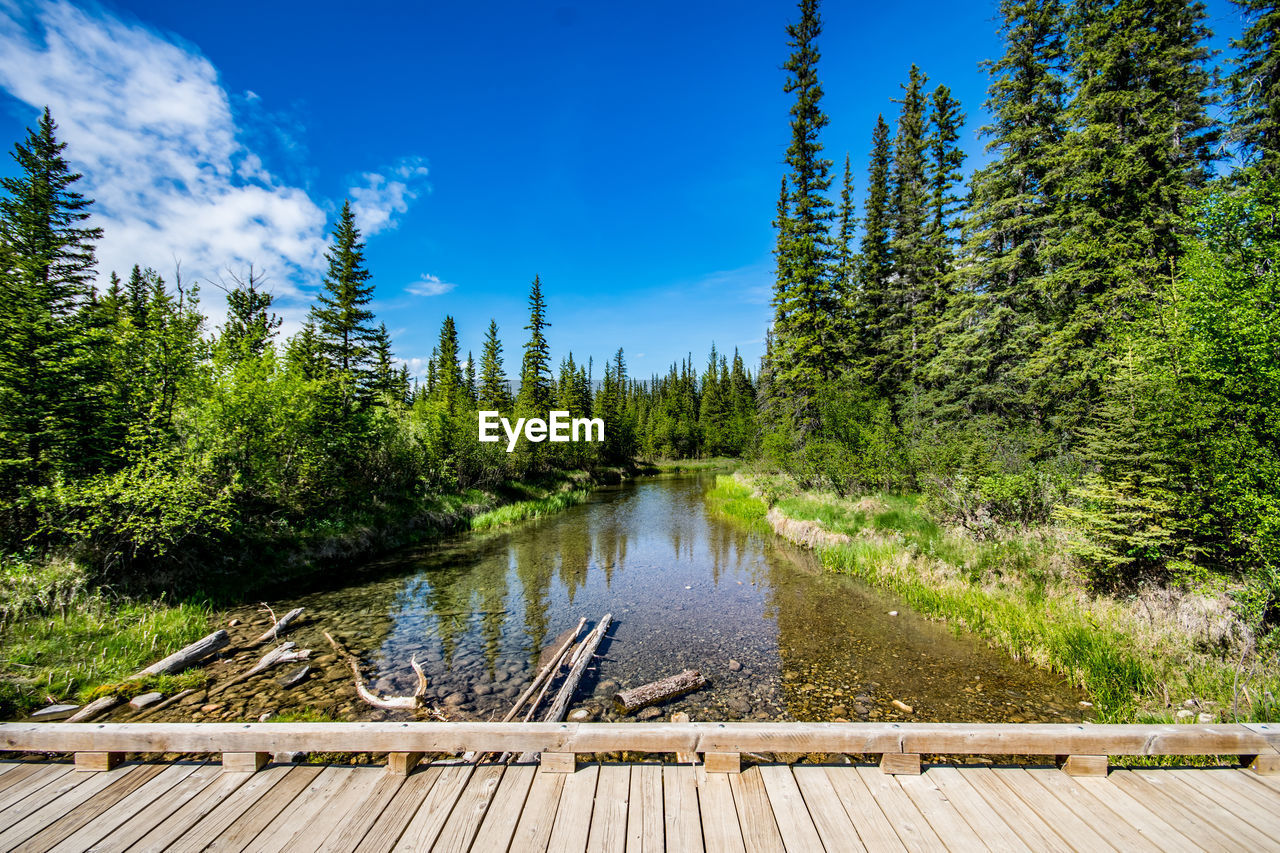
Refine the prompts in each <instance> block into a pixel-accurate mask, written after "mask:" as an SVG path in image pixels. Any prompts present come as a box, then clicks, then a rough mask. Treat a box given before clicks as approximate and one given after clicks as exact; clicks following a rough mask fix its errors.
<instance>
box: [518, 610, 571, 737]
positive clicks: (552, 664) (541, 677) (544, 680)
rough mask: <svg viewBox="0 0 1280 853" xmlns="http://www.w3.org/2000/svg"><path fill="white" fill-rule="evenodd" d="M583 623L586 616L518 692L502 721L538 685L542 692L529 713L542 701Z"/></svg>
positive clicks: (526, 698)
mask: <svg viewBox="0 0 1280 853" xmlns="http://www.w3.org/2000/svg"><path fill="white" fill-rule="evenodd" d="M585 624H587V620H586V617H583V618H581V619H579V620H578V626H577V627H576V628H574V629H573V633H572V634H571V635H570V636H569V637H568V639H566V640H565V641H564V642H563V643H561V644H560V647H559V648H558V649H556V651H555V652H554V653H553V654H552V656H551V660H549V661H547V665H546V666H544V667H543V668H542V669H541V670H539V671H538V674H537V676H536V677H534V679H533V681H532V682H530V683H529V686H528V687H526V688H525V691H524V692H523V693H521V694H520V698H519V699H517V700H516V703H515V704H514V705H512V706H511V710H510V711H508V712H507V715H506V716H505V717H503V718H502V722H504V723H509V722H511V721H512V720H513V719H515V716H516V714H517V713H519V712H520V706H521V705H523V704H524V703H525V701H526V700H528V698H529V696H530V694H532V693H533V691H535V690H537V689H538V688H539V687H542V692H541V693H539V694H538V699H537V701H535V702H534V703H533V706H532V707H531V708H530V709H529V710H530V713H532V711H533V710H534V709H535V708H537V707H538V704H539V703H540V702H541V701H542V697H543V696H545V695H546V693H547V686H548V685H550V684H551V681H552V679H553V678H554V676H555V673H557V672H559V670H560V662H561V660H562V659H563V658H564V656H565V653H566V652H568V651H569V649H570V648H571V647H572V646H573V643H574V641H575V640H577V639H578V635H579V634H581V633H582V626H583V625H585ZM528 719H529V718H528V717H527V716H526V717H525V720H526V721H527V720H528Z"/></svg>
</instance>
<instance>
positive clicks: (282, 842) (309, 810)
mask: <svg viewBox="0 0 1280 853" xmlns="http://www.w3.org/2000/svg"><path fill="white" fill-rule="evenodd" d="M353 772H354V771H353V770H352V769H351V768H350V767H334V766H329V767H325V768H324V769H323V770H322V771H321V772H320V774H319V775H318V776H316V778H314V779H312V780H311V782H310V783H309V784H308V785H307V787H306V788H304V789H303V790H302V791H301V793H299V794H298V796H297V797H295V798H294V801H293V802H292V803H291V804H290V805H289V807H288V808H286V809H284V810H283V811H281V812H280V814H278V815H276V817H275V819H274V820H272V821H271V823H269V824H267V826H266V827H264V828H263V830H262V832H260V833H258V836H257V838H254V839H253V841H251V842H249V844H248V846H247V847H245V850H246V851H251V853H279V851H281V850H283V849H284V848H285V847H286V846H287V845H288V844H289V841H290V840H291V839H292V838H293V836H295V835H297V834H298V833H299V832H300V831H301V830H302V828H303V827H305V826H307V825H308V824H309V823H310V822H311V821H312V820H313V819H315V818H316V817H318V816H319V815H320V814H321V812H322V811H323V809H324V808H325V806H327V805H328V801H329V798H330V797H332V796H333V794H334V792H335V791H336V790H337V789H338V788H340V787H341V786H342V785H344V784H346V782H347V780H348V779H349V777H350V775H351V774H352V773H353Z"/></svg>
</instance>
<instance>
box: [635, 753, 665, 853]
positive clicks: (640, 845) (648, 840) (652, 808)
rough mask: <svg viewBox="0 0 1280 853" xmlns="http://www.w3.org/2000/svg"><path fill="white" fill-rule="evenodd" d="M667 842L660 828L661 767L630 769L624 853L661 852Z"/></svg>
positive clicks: (644, 766)
mask: <svg viewBox="0 0 1280 853" xmlns="http://www.w3.org/2000/svg"><path fill="white" fill-rule="evenodd" d="M665 846H666V843H665V841H664V838H663V828H662V765H660V764H636V765H633V766H632V768H631V792H630V795H629V798H628V801H627V853H661V851H662V850H663V849H665Z"/></svg>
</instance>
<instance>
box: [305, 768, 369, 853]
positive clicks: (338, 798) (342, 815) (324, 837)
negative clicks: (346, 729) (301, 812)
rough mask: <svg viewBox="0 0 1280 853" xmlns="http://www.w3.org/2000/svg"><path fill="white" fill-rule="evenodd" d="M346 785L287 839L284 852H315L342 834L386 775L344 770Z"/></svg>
mask: <svg viewBox="0 0 1280 853" xmlns="http://www.w3.org/2000/svg"><path fill="white" fill-rule="evenodd" d="M343 769H344V770H345V771H346V774H347V775H346V779H345V781H343V782H341V783H339V784H338V786H337V787H336V788H335V789H334V790H333V793H331V794H330V795H329V797H328V799H327V800H326V801H325V805H324V808H322V809H321V810H320V811H319V812H317V813H316V815H315V817H314V818H313V819H311V820H310V821H307V822H306V823H304V824H303V825H302V827H301V828H299V829H298V830H297V832H295V833H294V836H293V837H292V838H291V839H287V841H286V843H285V846H284V847H283V849H285V850H307V851H311V850H318V849H320V848H321V847H322V846H324V844H326V843H327V842H328V840H329V839H330V838H331V837H332V836H335V835H338V834H340V833H341V832H342V830H343V828H344V827H345V826H346V821H347V819H348V818H350V817H351V816H353V815H355V814H356V813H358V812H359V811H360V809H362V808H363V807H364V802H365V800H366V799H368V798H369V797H370V796H372V794H373V792H374V789H376V788H377V787H378V783H379V781H381V779H382V777H383V776H385V775H386V772H385V771H379V770H377V769H376V768H373V767H346V768H343Z"/></svg>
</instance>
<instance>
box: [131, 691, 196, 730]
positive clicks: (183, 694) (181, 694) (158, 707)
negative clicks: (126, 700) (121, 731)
mask: <svg viewBox="0 0 1280 853" xmlns="http://www.w3.org/2000/svg"><path fill="white" fill-rule="evenodd" d="M195 692H196V689H195V688H194V687H190V688H187V689H186V690H180V691H178V692H177V693H175V694H173V695H172V696H170V697H169V698H168V699H165V700H163V701H160V702H157V703H156V704H154V705H152V706H151V707H150V708H143V709H142V710H141V711H140V712H139V713H137V714H135V715H134V716H133V717H132V718H131V719H130V720H129V722H131V723H132V722H136V721H138V720H140V719H142V718H143V717H146V716H149V715H151V714H154V713H155V712H156V711H163V710H164V709H165V708H168V707H169V706H170V705H176V704H177V703H179V702H181V701H182V700H183V699H186V698H187V697H188V696H190V695H191V694H193V693H195Z"/></svg>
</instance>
